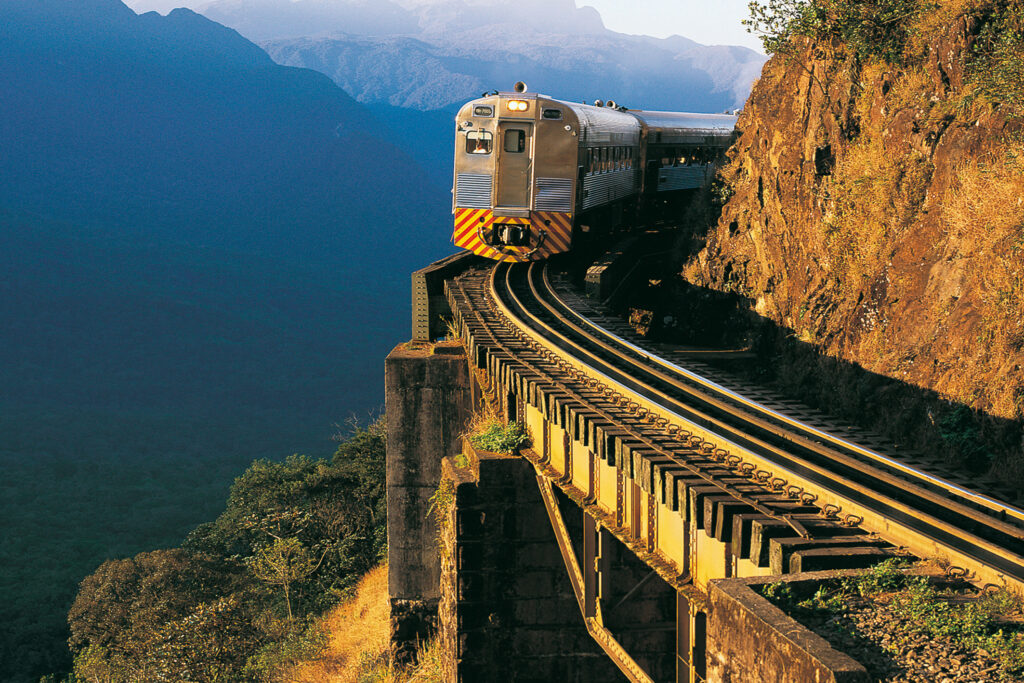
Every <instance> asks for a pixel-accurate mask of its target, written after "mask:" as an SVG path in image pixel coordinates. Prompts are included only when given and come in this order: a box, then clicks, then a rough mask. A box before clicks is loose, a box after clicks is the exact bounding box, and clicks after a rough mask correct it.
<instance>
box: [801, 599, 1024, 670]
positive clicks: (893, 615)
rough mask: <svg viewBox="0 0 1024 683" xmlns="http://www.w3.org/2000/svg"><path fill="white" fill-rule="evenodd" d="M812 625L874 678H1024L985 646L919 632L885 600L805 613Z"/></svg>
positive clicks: (808, 624) (867, 601) (810, 626)
mask: <svg viewBox="0 0 1024 683" xmlns="http://www.w3.org/2000/svg"><path fill="white" fill-rule="evenodd" d="M800 620H801V621H802V622H803V623H804V624H805V625H806V626H807V627H808V628H810V629H811V630H813V631H814V632H816V633H817V634H818V635H820V636H822V637H823V638H825V639H826V640H828V641H829V643H831V644H832V646H833V647H834V648H836V649H837V650H842V651H843V652H845V653H847V654H848V655H850V656H851V657H853V658H854V659H855V660H857V661H858V662H860V663H861V664H863V665H864V666H865V667H866V668H867V670H868V673H869V674H870V675H871V677H872V680H878V681H887V682H890V683H919V682H920V683H975V682H976V683H988V682H990V681H1024V679H1021V678H1019V677H1011V676H1007V675H1005V674H1002V673H1001V671H1000V666H999V663H998V662H997V661H996V660H995V659H994V658H993V657H992V656H991V655H990V653H988V652H986V651H985V650H979V649H968V648H965V647H964V646H963V645H962V644H961V643H959V642H957V641H956V640H955V639H954V638H950V637H944V638H932V637H929V636H925V635H921V634H919V633H914V630H915V626H916V625H915V624H914V623H913V622H912V621H911V620H910V619H909V618H907V617H906V616H904V615H901V614H899V613H897V612H896V611H895V610H894V609H893V607H892V606H891V605H890V604H888V603H887V602H885V601H884V599H881V600H875V601H869V600H862V601H857V602H854V603H853V604H851V605H850V607H849V609H848V610H847V611H846V612H845V613H840V614H834V613H816V614H813V615H811V614H808V615H802V616H801V619H800Z"/></svg>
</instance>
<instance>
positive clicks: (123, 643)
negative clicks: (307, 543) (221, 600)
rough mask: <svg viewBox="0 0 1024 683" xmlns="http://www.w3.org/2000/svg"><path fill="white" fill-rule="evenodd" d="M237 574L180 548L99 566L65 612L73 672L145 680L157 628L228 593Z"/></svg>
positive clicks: (101, 678)
mask: <svg viewBox="0 0 1024 683" xmlns="http://www.w3.org/2000/svg"><path fill="white" fill-rule="evenodd" d="M240 574H241V572H239V571H237V570H235V571H232V570H231V568H230V566H229V565H226V564H225V563H223V562H221V561H218V560H216V559H215V558H212V557H209V556H204V555H193V554H191V553H188V552H186V551H184V550H180V549H176V550H156V551H153V552H148V553H140V554H139V555H136V556H135V557H133V558H131V559H127V560H108V561H106V562H104V563H103V564H102V565H100V567H99V569H97V570H96V571H95V572H94V573H93V574H91V575H90V576H88V577H86V578H85V579H84V580H83V581H82V583H81V584H80V586H79V591H78V596H77V597H76V598H75V602H74V603H73V604H72V606H71V610H70V612H69V613H68V625H69V626H70V628H71V637H70V639H69V641H68V643H69V645H70V647H71V651H72V653H73V654H74V655H75V656H76V671H77V670H79V669H81V668H82V667H84V666H86V665H88V669H89V670H90V671H92V672H98V671H102V670H106V669H109V673H107V674H104V675H103V676H99V679H98V680H111V681H119V680H136V679H142V680H146V679H147V677H148V676H149V673H148V671H147V669H146V664H145V662H146V654H147V653H148V652H150V651H151V650H152V648H153V644H154V641H155V639H156V637H157V634H158V632H159V630H160V628H161V627H162V626H163V625H164V624H165V623H167V622H168V621H172V620H174V619H179V618H181V617H182V616H184V615H185V614H188V613H189V611H190V610H191V609H192V607H193V606H194V605H196V604H197V603H199V602H203V601H205V600H212V599H216V598H217V597H219V596H221V595H224V594H227V593H230V592H231V591H232V589H233V588H234V587H235V586H236V585H237V584H238V578H239V575H240ZM97 675H98V674H97ZM81 677H82V678H83V680H91V679H92V678H90V677H89V676H81Z"/></svg>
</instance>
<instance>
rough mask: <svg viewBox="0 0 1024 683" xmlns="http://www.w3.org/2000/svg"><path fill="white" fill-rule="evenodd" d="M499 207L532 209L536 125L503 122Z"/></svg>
mask: <svg viewBox="0 0 1024 683" xmlns="http://www.w3.org/2000/svg"><path fill="white" fill-rule="evenodd" d="M498 140H499V141H498V145H497V147H498V178H497V180H498V183H497V184H498V193H497V197H496V199H497V201H496V202H495V204H496V205H497V206H499V207H522V208H529V206H530V181H531V176H532V175H533V124H532V123H528V122H525V121H502V122H501V123H499V124H498Z"/></svg>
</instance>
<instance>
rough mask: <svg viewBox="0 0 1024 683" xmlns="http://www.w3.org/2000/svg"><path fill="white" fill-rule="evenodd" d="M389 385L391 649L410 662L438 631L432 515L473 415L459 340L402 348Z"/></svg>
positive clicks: (387, 368) (391, 361)
mask: <svg viewBox="0 0 1024 683" xmlns="http://www.w3.org/2000/svg"><path fill="white" fill-rule="evenodd" d="M384 384H385V405H386V410H387V425H388V437H387V438H388V442H387V505H388V595H389V596H390V601H391V643H392V651H393V654H394V656H395V657H396V659H397V660H398V661H409V660H410V659H411V658H412V657H413V656H414V655H415V652H416V645H417V643H418V642H423V641H425V640H426V639H427V638H428V637H429V636H430V635H432V634H433V632H434V630H435V628H436V626H437V606H438V601H439V599H440V588H439V586H440V576H441V565H440V559H439V554H438V540H437V527H436V525H435V523H434V520H433V518H432V517H431V516H430V515H429V514H428V510H429V509H430V498H431V496H433V495H434V493H435V492H436V491H437V487H438V482H439V481H440V479H441V460H442V459H443V458H445V457H446V456H449V455H454V454H456V453H457V452H458V451H459V448H460V443H461V437H462V435H463V432H464V430H465V426H466V422H467V420H468V419H469V416H470V414H471V412H472V403H471V401H472V399H471V394H470V375H469V365H468V364H467V362H466V356H465V353H464V351H463V349H462V346H461V345H459V344H458V343H457V342H440V343H438V344H412V343H410V344H402V345H400V346H398V347H396V348H395V349H394V350H393V351H392V352H391V354H390V355H389V356H388V357H387V360H386V361H385V365H384Z"/></svg>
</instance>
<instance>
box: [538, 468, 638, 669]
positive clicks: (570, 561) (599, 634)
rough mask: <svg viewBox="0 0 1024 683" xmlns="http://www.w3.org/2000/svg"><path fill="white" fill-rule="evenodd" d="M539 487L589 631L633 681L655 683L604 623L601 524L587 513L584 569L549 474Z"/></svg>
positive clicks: (585, 517)
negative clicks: (599, 551) (599, 558)
mask: <svg viewBox="0 0 1024 683" xmlns="http://www.w3.org/2000/svg"><path fill="white" fill-rule="evenodd" d="M537 487H538V488H539V489H540V495H541V499H542V500H543V501H544V508H545V509H546V510H547V513H548V519H549V520H550V521H551V528H552V530H553V531H554V532H555V539H556V540H557V541H558V550H559V552H560V553H561V555H562V561H563V562H565V569H566V571H567V572H568V573H569V581H570V583H571V584H572V590H573V593H574V594H575V595H576V602H577V603H578V604H579V607H580V613H581V614H582V615H583V621H584V623H585V624H586V626H587V632H588V633H590V636H591V637H592V638H593V639H594V640H595V641H596V642H597V644H598V645H600V646H601V649H602V650H604V652H605V654H607V655H608V657H609V658H610V659H611V660H612V661H613V662H615V665H616V666H617V667H619V670H620V671H622V673H624V674H625V675H626V677H627V678H629V680H630V681H632V683H654V680H653V679H652V678H651V677H650V676H649V675H648V674H647V672H646V671H644V670H643V668H641V667H640V665H639V664H637V663H636V661H635V660H634V659H633V658H632V657H630V656H629V653H628V652H626V650H625V648H623V647H622V645H621V644H620V643H619V641H618V640H616V639H615V636H613V635H612V633H611V631H609V630H608V629H607V628H605V626H604V620H603V618H602V616H601V605H600V602H599V601H598V599H597V589H598V582H597V566H596V563H597V548H596V546H597V533H596V532H597V523H596V522H595V521H594V519H593V517H591V516H590V515H588V514H586V512H584V514H583V518H584V520H589V521H588V522H585V523H586V524H587V528H586V529H585V531H586V532H590V533H585V534H584V548H583V557H584V567H583V568H582V569H581V568H580V566H579V563H578V562H577V561H576V551H575V549H574V548H573V544H572V538H571V537H570V536H569V530H568V528H566V526H565V520H564V519H563V518H562V512H561V510H559V509H558V501H557V500H556V499H555V491H554V487H553V485H552V484H551V482H550V481H549V480H548V479H547V478H546V477H544V476H543V475H542V474H540V473H537ZM588 537H593V538H592V540H591V541H590V542H589V543H588V542H587V540H586V539H587V538H588Z"/></svg>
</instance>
